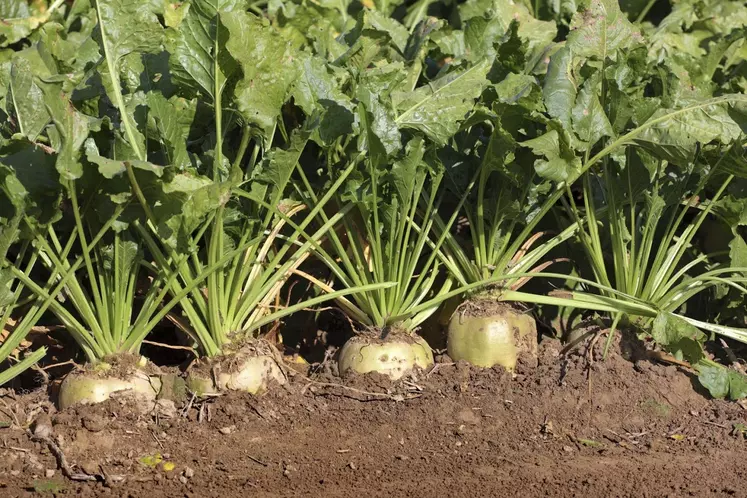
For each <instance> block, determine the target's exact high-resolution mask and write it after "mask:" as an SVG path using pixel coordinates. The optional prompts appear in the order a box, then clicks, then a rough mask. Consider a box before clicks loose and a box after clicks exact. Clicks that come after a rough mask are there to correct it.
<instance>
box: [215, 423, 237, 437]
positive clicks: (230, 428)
mask: <svg viewBox="0 0 747 498" xmlns="http://www.w3.org/2000/svg"><path fill="white" fill-rule="evenodd" d="M234 430H236V426H235V425H229V426H228V427H221V428H220V429H218V432H220V433H221V434H224V435H226V436H227V435H229V434H231V433H232V432H233V431H234Z"/></svg>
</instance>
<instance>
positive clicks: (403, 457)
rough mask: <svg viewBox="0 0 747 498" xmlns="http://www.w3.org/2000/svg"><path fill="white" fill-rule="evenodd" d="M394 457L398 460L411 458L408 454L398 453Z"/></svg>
mask: <svg viewBox="0 0 747 498" xmlns="http://www.w3.org/2000/svg"><path fill="white" fill-rule="evenodd" d="M394 458H396V459H397V460H409V459H410V457H409V456H407V455H397V456H396V457H394Z"/></svg>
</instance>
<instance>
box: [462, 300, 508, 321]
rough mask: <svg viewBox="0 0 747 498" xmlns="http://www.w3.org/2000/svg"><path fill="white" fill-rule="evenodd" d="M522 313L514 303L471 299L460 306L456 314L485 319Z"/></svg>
mask: <svg viewBox="0 0 747 498" xmlns="http://www.w3.org/2000/svg"><path fill="white" fill-rule="evenodd" d="M509 312H512V313H521V312H522V310H521V308H519V307H518V305H516V304H514V303H507V302H503V301H497V300H495V299H480V298H476V299H470V300H469V301H464V302H463V303H462V304H460V305H459V306H458V307H457V309H456V310H455V311H454V314H457V315H461V316H467V317H483V316H492V315H502V314H504V313H509Z"/></svg>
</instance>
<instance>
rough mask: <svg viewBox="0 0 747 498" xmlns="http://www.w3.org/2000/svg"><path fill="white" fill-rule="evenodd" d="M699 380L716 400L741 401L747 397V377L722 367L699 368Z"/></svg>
mask: <svg viewBox="0 0 747 498" xmlns="http://www.w3.org/2000/svg"><path fill="white" fill-rule="evenodd" d="M698 380H699V381H700V383H701V384H702V385H703V387H705V388H706V389H708V392H710V393H711V396H713V397H714V398H718V399H722V398H726V397H728V398H729V399H732V400H739V399H743V398H745V397H747V376H745V375H743V374H740V373H739V372H737V371H735V370H730V369H728V368H725V367H723V366H721V365H713V364H707V365H700V366H698Z"/></svg>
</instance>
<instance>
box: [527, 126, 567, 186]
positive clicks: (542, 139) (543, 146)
mask: <svg viewBox="0 0 747 498" xmlns="http://www.w3.org/2000/svg"><path fill="white" fill-rule="evenodd" d="M557 128H558V129H553V130H550V131H548V132H547V133H545V134H544V135H540V136H539V137H537V138H533V139H531V140H527V141H525V142H521V145H522V146H524V147H529V148H530V149H532V151H533V152H534V153H535V154H536V155H538V156H543V157H544V159H539V160H537V161H536V162H535V163H534V168H535V170H536V171H537V174H539V175H540V176H541V177H542V178H546V179H548V180H552V181H554V182H564V181H568V180H574V179H575V178H576V177H577V176H578V171H580V169H581V159H580V158H578V157H576V155H575V154H574V153H573V151H572V150H571V146H570V139H569V137H568V135H567V133H566V132H565V131H564V130H563V129H562V128H560V127H557Z"/></svg>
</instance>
